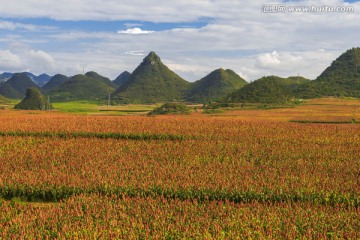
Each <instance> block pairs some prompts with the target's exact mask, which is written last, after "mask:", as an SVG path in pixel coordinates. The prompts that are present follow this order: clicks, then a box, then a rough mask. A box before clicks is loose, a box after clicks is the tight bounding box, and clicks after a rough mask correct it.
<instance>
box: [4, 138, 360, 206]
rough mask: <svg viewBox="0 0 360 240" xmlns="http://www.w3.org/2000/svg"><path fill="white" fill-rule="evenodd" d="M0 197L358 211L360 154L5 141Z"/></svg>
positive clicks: (161, 143) (325, 146)
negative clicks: (301, 204) (93, 196)
mask: <svg viewBox="0 0 360 240" xmlns="http://www.w3.org/2000/svg"><path fill="white" fill-rule="evenodd" d="M0 154H1V158H2V159H1V162H0V173H1V175H0V194H1V195H2V196H3V197H8V198H10V197H16V196H19V197H23V198H25V199H28V200H36V199H40V200H48V201H54V200H59V199H62V198H66V197H69V196H71V195H74V194H81V193H101V194H104V195H106V194H117V195H121V194H123V193H126V194H128V195H133V196H165V197H169V198H179V199H192V198H197V199H200V200H201V199H210V200H211V199H213V200H231V201H234V202H251V201H261V202H267V201H270V202H281V201H286V202H297V201H305V202H315V203H323V204H344V205H346V206H359V203H360V188H359V187H358V186H359V169H360V166H359V164H360V163H359V159H358V156H359V155H360V148H359V146H358V144H356V143H346V142H344V143H341V142H339V143H338V142H337V143H331V142H329V143H316V142H314V143H311V144H309V139H307V140H303V141H302V140H299V142H298V143H296V144H295V143H294V142H293V141H284V140H279V139H256V138H253V139H251V138H249V139H248V140H247V141H246V142H242V141H236V142H234V141H230V140H218V141H211V140H194V139H190V140H182V141H172V140H137V141H129V140H123V139H120V140H119V139H112V138H110V139H97V138H56V137H55V138H48V137H22V136H20V137H18V136H4V137H1V138H0Z"/></svg>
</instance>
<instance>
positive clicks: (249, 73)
mask: <svg viewBox="0 0 360 240" xmlns="http://www.w3.org/2000/svg"><path fill="white" fill-rule="evenodd" d="M271 2H272V3H274V4H280V3H283V2H284V1H281V0H273V1H271ZM314 2H315V1H312V0H303V1H288V2H286V4H288V5H295V4H296V5H322V4H325V5H335V6H338V5H339V6H341V5H345V3H344V1H342V0H331V1H326V0H321V1H317V2H316V3H314ZM265 3H266V1H264V0H254V1H237V0H197V1H193V0H172V1H163V0H152V1H143V0H132V1H130V2H129V1H126V0H86V1H85V0H77V1H73V0H58V1H41V0H27V1H21V0H11V1H8V0H6V1H5V0H0V6H1V7H0V16H2V17H4V18H10V19H11V18H13V17H20V18H27V17H31V18H36V17H45V18H46V17H48V18H52V19H62V20H64V19H65V20H74V21H76V20H95V21H96V20H102V21H107V20H123V21H129V22H130V23H129V24H127V23H125V24H123V26H125V27H126V28H128V29H126V30H122V31H119V33H120V34H117V33H116V32H115V31H113V32H105V31H98V32H96V31H87V30H81V29H78V30H76V31H75V30H74V29H72V30H67V29H62V30H57V31H54V32H51V33H48V34H43V33H41V34H39V35H31V36H30V38H29V35H21V33H16V32H15V33H14V34H13V36H12V37H10V36H4V35H2V36H0V49H10V51H11V52H10V53H12V54H15V55H16V56H18V57H19V58H20V60H21V63H22V64H23V65H22V66H24V67H25V64H26V65H29V68H34V65H36V69H51V68H53V69H54V71H57V72H60V73H64V74H67V75H70V74H74V73H79V72H82V68H83V66H86V68H87V69H88V70H95V71H98V72H99V73H101V74H103V75H105V76H108V77H111V78H112V77H115V76H117V75H118V74H119V73H121V72H122V71H124V70H128V71H132V70H133V69H134V68H135V67H136V66H137V65H138V64H139V63H140V62H141V60H142V58H143V55H144V54H145V55H146V54H147V53H148V52H150V51H155V52H157V53H158V55H159V56H160V57H161V58H162V59H163V60H164V59H165V60H164V62H165V64H168V65H169V67H170V68H172V69H173V70H174V71H175V72H177V73H178V74H180V75H181V76H183V77H185V78H186V79H188V80H197V79H200V78H201V77H203V76H205V75H206V74H208V73H209V72H211V71H212V70H214V69H216V68H219V67H223V68H231V69H233V70H235V71H236V72H237V73H239V74H240V75H241V76H243V77H245V78H246V79H247V80H254V79H256V78H258V77H261V76H265V75H280V76H284V77H286V76H288V75H297V73H300V74H301V75H304V76H305V77H308V78H315V77H316V76H317V75H319V74H320V73H321V71H323V70H324V69H325V68H326V67H327V66H328V65H329V64H330V63H331V61H333V60H334V59H335V58H336V57H337V56H339V54H341V53H342V52H344V51H345V50H347V49H349V48H352V47H357V46H359V42H358V39H359V38H360V31H358V30H359V26H358V23H359V22H360V15H359V14H358V9H360V3H359V2H357V3H353V4H352V5H354V6H355V12H354V13H320V14H317V13H282V14H264V13H261V6H262V5H263V4H265ZM19 6H22V7H21V8H19ZM138 6H141V8H139V7H138ZM180 10H181V11H180ZM202 20H203V21H204V22H205V23H206V24H205V26H203V27H190V28H174V29H171V30H166V31H156V34H150V33H154V31H150V30H144V29H149V27H148V26H146V23H143V25H141V24H138V23H131V22H132V21H135V22H144V21H151V22H153V24H156V23H165V22H166V23H172V22H173V23H174V22H176V23H180V22H181V23H183V25H187V24H186V23H187V22H189V23H191V21H202ZM14 21H15V20H14ZM1 24H2V25H1ZM189 25H193V24H189ZM1 26H2V29H13V30H14V31H15V30H24V29H25V30H26V28H28V29H27V30H31V28H32V26H31V25H29V26H21V25H16V24H15V23H14V22H10V23H9V22H6V21H5V22H4V21H0V29H1ZM169 26H170V27H171V25H169ZM177 26H179V25H177ZM119 27H121V26H119ZM155 29H156V28H155ZM136 34H143V36H142V39H141V40H142V41H136V40H134V36H133V35H136ZM143 38H144V39H143ZM38 39H42V40H44V41H45V42H44V43H40V42H38V43H36V42H29V41H34V40H38ZM12 41H16V42H20V43H26V44H29V45H30V49H26V51H24V52H27V54H25V53H19V52H16V50H15V49H16V47H15V46H14V47H12V46H11V45H10V44H9V42H12ZM1 44H2V45H1ZM6 44H8V45H6ZM39 48H40V49H43V50H44V52H45V51H46V53H47V54H48V55H49V56H52V57H54V58H55V59H56V61H52V60H51V59H50V58H47V57H46V56H44V55H42V54H41V53H37V54H35V55H36V56H33V55H34V54H33V55H32V54H30V50H31V49H39ZM129 49H135V50H136V51H134V50H129ZM137 49H142V51H137ZM318 49H322V50H318ZM25 55H26V56H25ZM4 56H5V54H4ZM40 56H42V57H40ZM10 57H11V56H8V57H7V58H10ZM23 58H27V59H32V58H35V59H37V60H36V61H37V64H34V63H31V62H29V61H27V62H26V63H25V60H23ZM40 59H42V60H43V61H44V62H45V67H41V66H40V63H39V62H40ZM14 65H15V64H14ZM54 65H55V66H54ZM3 66H5V65H3ZM77 71H78V72H77Z"/></svg>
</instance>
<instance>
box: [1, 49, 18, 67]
mask: <svg viewBox="0 0 360 240" xmlns="http://www.w3.org/2000/svg"><path fill="white" fill-rule="evenodd" d="M21 65H22V64H21V59H20V57H19V56H17V55H16V54H13V53H12V52H11V51H10V50H5V51H0V66H1V68H3V69H4V70H6V71H11V70H14V69H17V68H19V67H21Z"/></svg>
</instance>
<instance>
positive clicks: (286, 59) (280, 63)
mask: <svg viewBox="0 0 360 240" xmlns="http://www.w3.org/2000/svg"><path fill="white" fill-rule="evenodd" d="M301 60H302V58H301V57H300V56H297V55H296V54H292V53H281V54H280V53H278V52H277V51H273V52H271V53H264V54H260V55H259V56H258V57H257V61H256V65H257V66H258V67H263V68H284V67H289V66H290V65H294V64H297V63H299V62H300V61H301Z"/></svg>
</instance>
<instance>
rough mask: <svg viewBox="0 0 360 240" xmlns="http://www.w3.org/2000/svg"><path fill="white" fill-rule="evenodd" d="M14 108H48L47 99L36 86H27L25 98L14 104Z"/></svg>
mask: <svg viewBox="0 0 360 240" xmlns="http://www.w3.org/2000/svg"><path fill="white" fill-rule="evenodd" d="M14 108H15V109H24V110H45V109H50V108H51V106H50V107H49V106H47V101H46V99H45V97H44V95H42V93H41V92H40V91H39V89H37V88H29V89H27V90H26V96H25V98H24V99H23V100H22V101H21V102H20V103H18V104H16V105H15V107H14Z"/></svg>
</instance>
